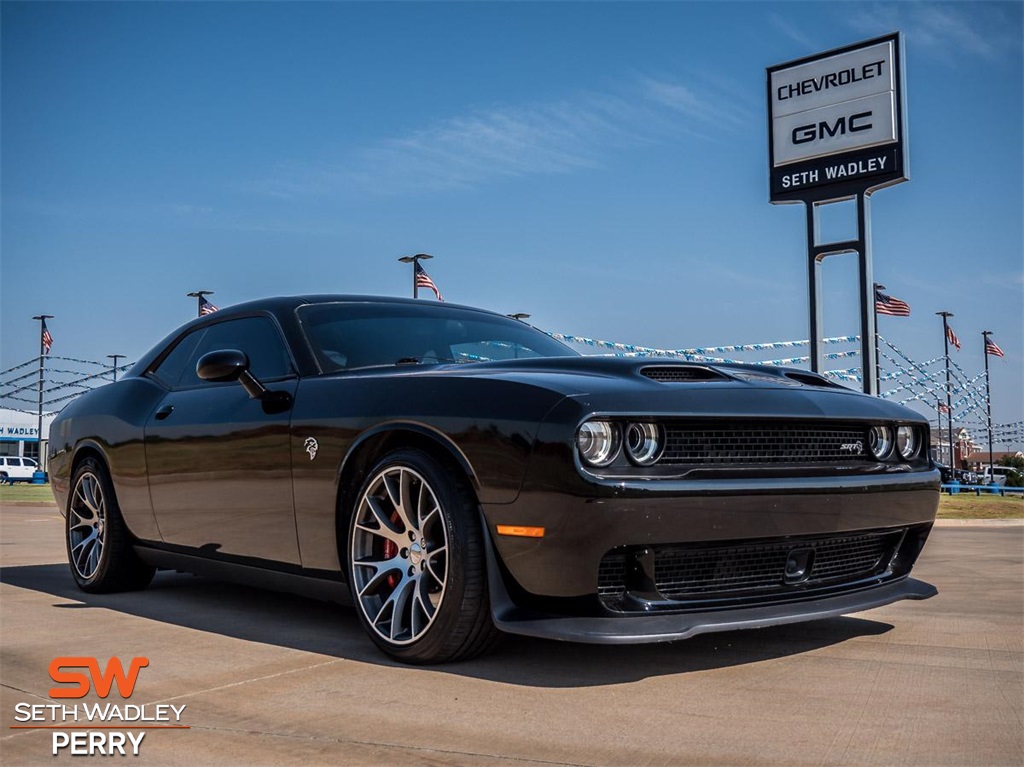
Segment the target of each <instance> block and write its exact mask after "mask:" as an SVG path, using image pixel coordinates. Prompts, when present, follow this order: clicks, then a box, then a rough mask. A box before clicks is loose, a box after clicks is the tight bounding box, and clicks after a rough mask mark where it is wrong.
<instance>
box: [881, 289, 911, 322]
mask: <svg viewBox="0 0 1024 767" xmlns="http://www.w3.org/2000/svg"><path fill="white" fill-rule="evenodd" d="M875 311H876V312H878V313H879V314H888V315H891V316H893V317H909V316H910V304H908V303H907V302H906V301H901V300H900V299H898V298H893V297H892V296H887V295H886V294H885V293H883V292H882V291H880V290H879V289H878V288H875Z"/></svg>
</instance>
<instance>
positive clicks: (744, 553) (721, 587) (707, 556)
mask: <svg viewBox="0 0 1024 767" xmlns="http://www.w3.org/2000/svg"><path fill="white" fill-rule="evenodd" d="M903 535H904V530H902V529H900V530H885V531H873V532H867V533H860V534H857V535H844V536H832V537H816V538H786V539H779V540H772V541H763V542H759V543H740V544H730V545H722V546H714V545H665V546H655V547H649V548H640V549H633V550H617V551H612V552H609V553H608V554H606V555H605V556H604V558H603V559H602V560H601V565H600V569H599V571H598V595H599V596H600V597H602V598H603V599H605V600H608V599H615V598H618V597H621V596H622V595H623V594H625V593H626V592H627V591H629V590H631V589H637V590H639V591H641V592H644V593H646V594H650V592H651V590H652V587H653V589H654V590H655V591H656V592H657V593H658V594H659V595H660V596H661V598H663V599H665V600H671V601H675V602H680V601H697V602H705V601H709V600H722V599H730V598H744V597H760V596H771V595H785V594H787V593H791V592H796V591H799V592H801V593H803V592H806V591H807V590H808V589H814V588H821V587H829V586H836V585H841V584H844V583H852V582H855V581H860V580H862V579H864V578H870V577H873V576H879V575H882V574H884V573H885V572H886V570H887V569H888V566H889V563H890V561H891V560H892V558H893V555H894V554H895V553H896V549H897V547H898V546H899V545H900V541H901V540H902V539H903ZM644 557H653V573H654V583H653V584H651V583H643V582H642V579H643V577H644V576H643V575H641V574H642V573H643V572H651V571H652V568H651V567H650V562H647V563H646V564H647V566H646V567H645V566H644V564H645V563H644V562H642V559H643V558H644ZM632 562H635V563H636V566H635V567H631V563H632ZM794 562H799V563H803V564H804V565H805V569H804V570H802V571H800V572H794V571H793V569H792V566H793V564H794ZM787 565H789V567H787ZM631 571H632V572H635V573H637V574H638V575H635V576H630V575H629V573H630V572H631ZM631 577H633V578H639V579H641V580H640V581H638V582H637V583H631V582H630V578H631Z"/></svg>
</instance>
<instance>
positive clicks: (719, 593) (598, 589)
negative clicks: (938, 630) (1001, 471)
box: [48, 296, 939, 663]
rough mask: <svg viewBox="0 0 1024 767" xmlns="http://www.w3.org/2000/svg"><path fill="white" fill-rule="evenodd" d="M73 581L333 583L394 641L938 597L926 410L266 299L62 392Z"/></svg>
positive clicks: (792, 374) (402, 316)
mask: <svg viewBox="0 0 1024 767" xmlns="http://www.w3.org/2000/svg"><path fill="white" fill-rule="evenodd" d="M49 445H50V447H49V456H48V457H49V468H50V473H51V477H52V485H53V490H54V494H55V495H56V497H57V502H58V504H59V506H60V508H61V510H62V512H63V514H64V515H65V516H66V526H65V531H66V540H67V551H68V558H69V561H70V566H71V574H72V575H73V576H74V579H75V581H76V582H77V584H78V586H79V587H80V588H82V589H83V590H85V591H91V592H108V591H120V590H128V589H139V588H143V587H145V586H146V585H147V584H148V583H149V581H150V579H151V578H152V577H153V573H154V570H155V569H156V568H176V569H179V570H185V571H190V572H196V573H201V574H205V575H210V576H213V577H221V578H230V579H241V580H243V581H245V582H249V583H257V584H261V585H265V586H268V587H270V588H276V589H281V590H287V591H295V592H300V593H306V594H312V595H316V596H321V597H325V598H328V599H336V600H339V601H349V600H351V602H352V603H353V604H354V606H355V608H356V613H357V615H358V616H359V619H360V621H361V622H362V624H363V626H364V628H365V629H366V632H367V634H368V635H369V636H370V638H371V639H372V640H373V641H374V642H375V643H376V644H377V645H378V646H379V647H380V648H381V649H382V650H383V651H384V652H385V653H387V654H389V655H391V656H393V657H395V658H397V659H399V660H402V661H407V662H412V663H438V662H443V661H451V660H458V659H462V658H468V657H471V656H473V655H476V654H478V653H480V652H483V651H484V650H486V649H487V648H488V647H490V645H491V644H493V642H494V641H495V640H496V639H497V638H498V637H499V636H500V635H501V633H502V632H509V633H514V634H529V635H533V636H539V637H550V638H555V639H567V640H573V641H579V642H605V643H627V642H656V641H666V640H674V639H682V638H685V637H688V636H691V635H694V634H698V633H701V632H708V631H721V630H725V629H739V628H754V627H760V626H768V625H772V624H780V623H789V622H793V621H803V620H811V619H815V618H824V617H830V616H837V615H842V614H845V613H851V612H857V611H860V610H864V609H867V608H870V607H876V606H878V605H883V604H887V603H890V602H894V601H896V600H899V599H925V598H927V597H930V596H932V595H934V594H935V593H936V592H935V589H934V587H932V586H930V585H928V584H926V583H922V582H921V581H917V580H914V579H912V578H910V577H909V576H910V570H911V568H912V566H913V565H914V562H915V560H916V559H917V557H918V555H919V554H920V553H921V549H922V547H923V546H924V543H925V539H926V538H927V537H928V533H929V531H930V530H931V527H932V523H933V521H934V519H935V512H936V508H937V505H938V494H939V478H938V472H937V471H936V470H935V469H934V467H933V465H932V462H931V460H930V458H929V455H928V424H927V422H926V421H925V420H924V419H923V418H922V417H921V416H919V415H918V414H916V413H914V412H913V411H911V410H908V409H906V408H903V407H900V406H897V405H894V404H891V403H887V402H884V401H882V400H880V399H876V398H873V397H869V396H865V395H863V394H859V393H856V392H853V391H850V390H848V389H845V388H843V387H841V386H838V385H836V384H834V383H832V382H830V381H829V380H827V379H825V378H823V377H820V376H818V375H815V374H813V373H808V372H806V371H801V370H792V369H785V368H775V367H765V366H749V365H725V364H713V365H712V364H695V363H688V362H682V361H679V360H675V359H666V358H658V359H654V358H648V359H638V358H609V357H592V356H591V357H588V356H581V355H578V354H577V353H576V352H574V351H573V350H571V349H569V348H568V347H566V346H564V345H562V344H561V343H559V342H557V341H555V340H553V339H552V338H551V337H549V336H548V335H546V334H545V333H542V332H540V331H539V330H536V329H535V328H533V327H531V326H529V325H527V324H525V323H523V322H520V321H518V320H515V319H509V318H508V317H504V316H502V315H498V314H493V313H491V312H486V311H481V310H478V309H472V308H468V307H460V306H452V305H449V304H439V303H435V302H424V301H415V300H408V299H388V298H369V297H361V296H311V297H291V298H273V299H266V300H260V301H253V302H251V303H246V304H241V305H238V306H234V307H231V308H228V309H222V310H221V311H218V312H216V313H214V314H211V315H208V316H205V317H201V318H199V319H196V320H193V321H192V322H190V323H188V324H187V325H185V326H184V327H182V328H180V329H179V330H177V331H175V332H174V333H173V334H172V335H171V336H169V337H168V338H167V339H166V340H164V341H163V342H162V343H160V344H159V345H158V346H157V347H156V348H155V349H153V350H152V351H150V352H149V353H148V354H146V355H145V356H144V357H143V358H142V359H141V360H140V361H139V362H138V364H137V365H136V366H135V367H134V368H133V369H132V370H131V371H130V372H129V373H128V374H127V375H126V376H125V377H124V378H123V379H122V380H120V381H118V382H117V383H114V384H110V385H107V386H104V387H102V388H99V389H96V390H93V391H91V392H89V393H87V394H85V395H83V396H82V397H80V398H78V399H77V400H75V401H74V402H73V403H72V404H70V405H69V406H68V407H67V408H65V409H64V411H62V412H61V413H60V415H59V416H58V417H57V419H56V420H55V421H54V422H53V425H52V427H51V429H50V443H49Z"/></svg>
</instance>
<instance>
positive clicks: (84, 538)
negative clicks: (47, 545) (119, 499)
mask: <svg viewBox="0 0 1024 767" xmlns="http://www.w3.org/2000/svg"><path fill="white" fill-rule="evenodd" d="M68 517H69V518H68V542H69V544H70V545H69V546H68V551H69V553H70V559H71V564H72V566H73V567H74V568H75V571H76V572H77V573H78V575H79V576H81V577H82V578H84V579H85V580H88V579H90V578H92V577H93V576H94V575H96V571H97V570H98V569H99V567H100V560H101V559H102V557H103V545H104V543H105V542H106V521H107V503H106V498H105V496H104V494H103V487H102V485H101V484H100V481H99V478H98V477H97V476H96V475H95V474H93V473H91V472H85V473H84V474H82V475H81V476H80V477H79V478H78V483H77V484H76V485H75V490H74V492H73V493H72V495H71V505H70V508H69V509H68Z"/></svg>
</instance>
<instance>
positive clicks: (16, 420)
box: [0, 408, 54, 469]
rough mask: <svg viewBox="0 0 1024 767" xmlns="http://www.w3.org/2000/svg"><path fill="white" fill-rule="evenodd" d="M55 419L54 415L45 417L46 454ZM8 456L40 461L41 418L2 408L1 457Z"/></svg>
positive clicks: (44, 443)
mask: <svg viewBox="0 0 1024 767" xmlns="http://www.w3.org/2000/svg"><path fill="white" fill-rule="evenodd" d="M53 419H54V414H50V415H44V416H43V452H44V453H45V452H46V443H47V436H48V435H49V433H50V423H51V422H52V421H53ZM7 455H15V456H21V457H23V458H35V459H36V460H37V461H38V460H39V416H37V415H36V414H35V413H23V412H22V411H20V410H8V409H6V408H0V456H7ZM43 468H44V469H45V463H44V466H43Z"/></svg>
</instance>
